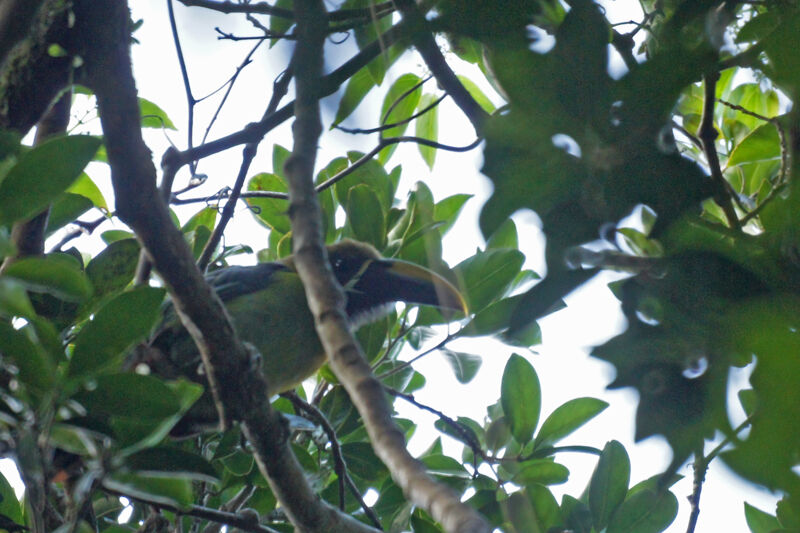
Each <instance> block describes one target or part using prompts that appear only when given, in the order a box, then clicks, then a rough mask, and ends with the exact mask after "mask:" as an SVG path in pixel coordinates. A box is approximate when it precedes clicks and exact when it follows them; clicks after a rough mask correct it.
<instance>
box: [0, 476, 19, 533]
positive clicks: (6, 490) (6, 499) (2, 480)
mask: <svg viewBox="0 0 800 533" xmlns="http://www.w3.org/2000/svg"><path fill="white" fill-rule="evenodd" d="M0 515H2V516H4V517H5V518H7V519H9V520H13V521H14V522H15V523H17V524H23V523H24V522H23V518H22V506H21V505H20V503H19V501H18V500H17V495H16V494H15V493H14V487H12V486H11V483H9V482H8V480H7V479H6V477H5V476H4V475H3V474H2V473H0ZM9 531H11V530H10V529H9Z"/></svg>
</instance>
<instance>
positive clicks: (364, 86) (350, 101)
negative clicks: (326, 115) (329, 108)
mask: <svg viewBox="0 0 800 533" xmlns="http://www.w3.org/2000/svg"><path fill="white" fill-rule="evenodd" d="M373 87H375V80H373V78H372V76H371V75H370V73H369V70H367V69H365V68H362V69H361V70H359V71H358V72H356V73H355V74H353V76H352V77H351V78H350V79H349V80H348V81H347V85H346V86H345V88H344V94H343V95H342V98H341V100H339V107H338V109H337V110H336V118H334V119H333V124H331V128H333V127H335V126H338V125H339V124H340V123H341V122H342V121H343V120H345V119H346V118H347V117H349V116H350V115H351V114H352V113H353V111H355V109H356V108H357V107H358V104H360V103H361V101H362V100H363V99H364V97H365V96H367V94H369V92H370V91H371V90H372V88H373Z"/></svg>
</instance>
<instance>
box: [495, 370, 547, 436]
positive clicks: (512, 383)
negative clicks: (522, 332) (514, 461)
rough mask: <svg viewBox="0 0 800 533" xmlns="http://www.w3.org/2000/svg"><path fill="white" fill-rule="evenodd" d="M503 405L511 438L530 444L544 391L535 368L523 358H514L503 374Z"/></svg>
mask: <svg viewBox="0 0 800 533" xmlns="http://www.w3.org/2000/svg"><path fill="white" fill-rule="evenodd" d="M500 402H501V403H502V405H503V412H504V413H505V415H506V419H507V420H508V422H509V425H510V426H511V434H512V435H513V436H514V438H515V439H516V441H517V442H519V443H520V444H526V443H528V442H529V441H530V440H531V437H532V436H533V432H534V430H535V429H536V424H537V423H538V422H539V413H540V410H541V407H542V390H541V386H540V385H539V377H538V376H537V375H536V370H534V368H533V366H532V365H531V364H530V363H529V362H528V361H527V360H526V359H525V358H524V357H522V356H521V355H518V354H513V355H512V356H511V357H510V358H509V359H508V362H507V363H506V367H505V370H503V380H502V383H501V385H500Z"/></svg>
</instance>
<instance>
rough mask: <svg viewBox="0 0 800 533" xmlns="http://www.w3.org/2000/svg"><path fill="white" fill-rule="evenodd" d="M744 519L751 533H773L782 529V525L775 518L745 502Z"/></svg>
mask: <svg viewBox="0 0 800 533" xmlns="http://www.w3.org/2000/svg"><path fill="white" fill-rule="evenodd" d="M744 518H745V520H746V521H747V527H749V528H750V531H751V533H771V532H773V531H776V530H780V529H781V523H780V522H779V521H778V519H777V518H776V517H775V516H773V515H771V514H769V513H765V512H764V511H762V510H761V509H757V508H756V507H753V506H752V505H750V504H749V503H747V502H744Z"/></svg>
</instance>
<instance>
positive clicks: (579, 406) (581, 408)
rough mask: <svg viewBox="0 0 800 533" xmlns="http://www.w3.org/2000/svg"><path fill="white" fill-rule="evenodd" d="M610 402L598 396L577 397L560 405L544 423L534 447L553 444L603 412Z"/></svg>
mask: <svg viewBox="0 0 800 533" xmlns="http://www.w3.org/2000/svg"><path fill="white" fill-rule="evenodd" d="M606 407H608V403H606V402H604V401H603V400H598V399H597V398H575V399H573V400H569V401H568V402H566V403H564V404H563V405H560V406H559V407H557V408H556V410H555V411H553V412H552V413H551V414H550V416H548V417H547V419H546V420H545V421H544V423H542V427H541V429H539V433H537V434H536V440H535V441H534V448H542V447H544V446H551V445H553V444H555V443H556V442H558V441H560V440H561V439H563V438H564V437H566V436H567V435H569V434H570V433H572V432H573V431H575V430H576V429H578V428H579V427H581V426H582V425H584V424H585V423H586V422H588V421H589V420H591V419H592V418H594V417H595V416H597V415H598V414H600V413H602V412H603V411H604V410H605V409H606Z"/></svg>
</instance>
